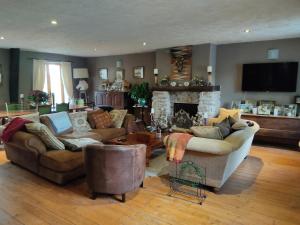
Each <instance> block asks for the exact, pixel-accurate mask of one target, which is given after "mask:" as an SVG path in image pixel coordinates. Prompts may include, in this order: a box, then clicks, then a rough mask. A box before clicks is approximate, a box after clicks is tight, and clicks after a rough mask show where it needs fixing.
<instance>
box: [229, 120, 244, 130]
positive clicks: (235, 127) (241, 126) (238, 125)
mask: <svg viewBox="0 0 300 225" xmlns="http://www.w3.org/2000/svg"><path fill="white" fill-rule="evenodd" d="M247 127H248V124H247V122H246V121H244V120H239V121H237V122H235V123H234V124H233V125H232V126H231V128H232V129H233V130H244V129H246V128H247Z"/></svg>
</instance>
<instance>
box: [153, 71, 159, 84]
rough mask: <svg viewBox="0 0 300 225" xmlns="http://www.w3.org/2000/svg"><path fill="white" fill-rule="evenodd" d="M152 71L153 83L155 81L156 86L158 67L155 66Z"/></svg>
mask: <svg viewBox="0 0 300 225" xmlns="http://www.w3.org/2000/svg"><path fill="white" fill-rule="evenodd" d="M153 73H154V83H155V85H156V86H157V85H158V69H157V68H155V69H154V70H153Z"/></svg>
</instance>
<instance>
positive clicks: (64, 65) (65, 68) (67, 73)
mask: <svg viewBox="0 0 300 225" xmlns="http://www.w3.org/2000/svg"><path fill="white" fill-rule="evenodd" d="M61 77H62V82H63V86H64V87H65V90H66V93H67V95H68V96H65V100H66V101H67V102H68V101H69V99H68V98H71V97H73V79H72V68H71V63H70V62H61Z"/></svg>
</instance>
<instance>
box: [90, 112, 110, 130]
mask: <svg viewBox="0 0 300 225" xmlns="http://www.w3.org/2000/svg"><path fill="white" fill-rule="evenodd" d="M92 118H93V120H94V121H95V125H96V129H103V128H109V127H112V125H113V123H112V120H111V117H110V115H109V113H108V112H103V113H100V114H94V115H92Z"/></svg>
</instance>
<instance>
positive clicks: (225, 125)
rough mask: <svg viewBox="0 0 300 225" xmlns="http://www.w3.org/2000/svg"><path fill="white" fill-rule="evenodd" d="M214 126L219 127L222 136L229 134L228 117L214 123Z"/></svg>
mask: <svg viewBox="0 0 300 225" xmlns="http://www.w3.org/2000/svg"><path fill="white" fill-rule="evenodd" d="M214 126H215V127H218V128H220V131H221V134H222V136H223V138H225V137H227V136H228V135H229V134H230V129H231V126H230V122H229V119H228V118H226V119H224V120H223V121H222V122H221V123H217V124H214Z"/></svg>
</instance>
